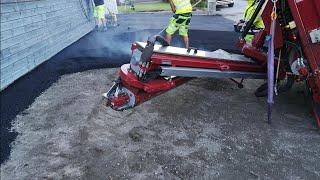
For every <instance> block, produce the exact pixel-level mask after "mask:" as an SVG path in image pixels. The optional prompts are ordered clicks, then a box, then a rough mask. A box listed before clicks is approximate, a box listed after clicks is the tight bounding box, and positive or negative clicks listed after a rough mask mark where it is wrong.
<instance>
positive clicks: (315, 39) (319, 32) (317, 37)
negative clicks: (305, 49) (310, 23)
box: [309, 28, 320, 43]
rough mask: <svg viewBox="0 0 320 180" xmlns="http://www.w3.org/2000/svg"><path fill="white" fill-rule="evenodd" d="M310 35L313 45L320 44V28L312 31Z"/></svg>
mask: <svg viewBox="0 0 320 180" xmlns="http://www.w3.org/2000/svg"><path fill="white" fill-rule="evenodd" d="M309 34H310V38H311V42H312V43H320V28H318V29H314V30H312V31H310V33H309Z"/></svg>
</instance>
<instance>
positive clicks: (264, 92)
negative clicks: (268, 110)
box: [254, 76, 294, 97]
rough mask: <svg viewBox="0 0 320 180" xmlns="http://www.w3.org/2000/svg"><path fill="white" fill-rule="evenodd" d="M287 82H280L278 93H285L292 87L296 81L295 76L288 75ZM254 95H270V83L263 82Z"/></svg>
mask: <svg viewBox="0 0 320 180" xmlns="http://www.w3.org/2000/svg"><path fill="white" fill-rule="evenodd" d="M285 81H286V82H285V84H280V83H279V84H278V93H283V92H286V91H288V90H289V89H291V87H292V85H293V83H294V76H288V77H287V78H286V80H285ZM254 95H255V96H256V97H265V96H267V95H268V83H264V84H262V85H261V86H260V87H258V88H257V90H256V91H255V93H254Z"/></svg>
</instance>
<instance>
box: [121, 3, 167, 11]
mask: <svg viewBox="0 0 320 180" xmlns="http://www.w3.org/2000/svg"><path fill="white" fill-rule="evenodd" d="M118 10H119V12H121V13H133V12H152V11H169V10H171V8H170V5H169V3H166V2H156V3H139V4H135V11H133V10H131V9H130V6H128V5H127V6H126V7H125V6H118Z"/></svg>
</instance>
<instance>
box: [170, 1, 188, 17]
mask: <svg viewBox="0 0 320 180" xmlns="http://www.w3.org/2000/svg"><path fill="white" fill-rule="evenodd" d="M172 1H173V4H174V6H175V7H176V12H175V14H185V13H190V12H192V6H191V2H190V0H172Z"/></svg>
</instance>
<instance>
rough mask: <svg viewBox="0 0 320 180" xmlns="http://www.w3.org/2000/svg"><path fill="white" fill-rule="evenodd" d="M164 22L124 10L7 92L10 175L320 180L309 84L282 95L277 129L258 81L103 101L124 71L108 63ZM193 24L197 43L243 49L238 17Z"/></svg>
mask: <svg viewBox="0 0 320 180" xmlns="http://www.w3.org/2000/svg"><path fill="white" fill-rule="evenodd" d="M155 18H156V19H155V20H154V21H153V22H157V24H152V23H150V22H148V20H149V18H148V17H147V16H146V15H130V16H120V18H119V19H120V23H121V26H120V27H118V28H117V29H115V30H110V31H108V32H106V33H96V32H92V33H90V34H88V35H87V36H85V37H84V38H82V39H81V40H79V41H78V42H76V43H75V44H73V45H72V46H70V47H69V48H67V49H65V50H64V51H62V52H61V53H59V54H58V55H57V56H55V57H53V58H52V59H51V60H49V61H47V62H46V63H44V64H43V65H41V66H39V67H38V68H37V69H35V70H34V71H32V72H31V73H29V74H28V75H27V76H24V77H23V78H21V79H19V80H18V81H17V82H16V83H14V84H13V85H12V86H10V87H8V88H7V89H6V90H5V91H3V92H2V93H1V120H2V122H4V123H2V125H4V127H1V128H2V129H1V132H2V133H5V134H2V135H1V137H2V139H4V140H5V141H3V140H1V153H4V155H5V156H2V155H3V154H2V155H1V157H2V158H3V157H5V158H6V157H8V155H9V151H10V150H11V155H10V158H9V159H8V160H7V161H6V162H5V163H3V164H2V165H1V179H41V178H45V179H120V178H122V179H128V178H129V179H213V178H218V179H260V178H262V179H319V176H320V163H319V160H320V152H319V149H320V144H319V142H320V136H319V132H318V131H317V130H316V126H315V123H314V121H313V118H312V116H311V111H310V109H309V107H308V103H307V98H306V97H305V96H304V93H301V92H302V91H303V86H301V85H296V86H295V87H294V89H293V90H292V91H290V92H288V93H285V94H283V95H281V96H278V97H277V99H276V107H275V112H274V123H273V125H272V126H269V125H267V124H266V123H265V115H266V114H265V108H266V106H265V99H264V98H260V99H259V98H255V97H254V96H253V92H254V90H255V88H256V87H258V86H259V85H260V84H261V81H255V80H248V81H246V82H245V88H243V89H238V88H237V87H236V85H234V84H233V83H232V82H230V81H229V80H220V79H198V80H193V81H191V82H189V83H187V84H185V85H183V86H181V87H179V88H177V89H175V90H172V91H170V92H168V93H166V94H164V95H161V96H159V97H157V98H155V99H153V100H151V101H149V102H147V103H145V104H142V105H141V106H138V107H136V108H134V109H132V110H129V111H125V112H115V111H113V110H111V109H110V108H106V107H104V106H103V100H102V97H101V94H102V93H104V92H105V91H106V90H107V88H108V87H110V85H111V83H112V80H113V79H115V78H116V76H117V69H106V68H107V67H114V66H118V65H120V64H122V63H124V62H127V61H128V59H129V50H130V43H131V42H132V41H134V40H143V39H146V38H147V36H148V35H152V34H155V33H156V32H158V31H159V29H161V27H163V24H165V23H166V21H167V18H168V15H161V14H159V15H157V16H156V17H155ZM193 21H194V23H193V27H192V28H194V29H200V28H199V27H201V30H193V31H191V35H190V36H191V45H192V46H195V47H200V48H202V49H207V50H216V49H218V48H222V49H227V50H230V51H232V52H236V51H237V49H236V48H234V42H235V41H236V39H237V34H235V33H233V32H231V31H230V30H232V22H231V21H229V20H227V19H225V18H223V17H219V16H216V17H205V16H204V17H202V16H199V17H198V16H195V17H194V18H193ZM212 22H214V24H213V23H212ZM198 25H199V26H198ZM200 25H201V26H200ZM128 27H129V28H128ZM141 27H143V28H141ZM146 29H149V30H146ZM208 29H211V31H207V30H208ZM88 69H96V70H89V71H85V70H88ZM82 71H85V72H82ZM35 98H36V99H35ZM26 108H27V109H26ZM24 109H26V110H24ZM23 110H24V111H23ZM19 112H20V114H19V115H18V116H17V117H16V115H17V114H18V113H19ZM15 117H16V118H15ZM14 118H15V120H14V122H13V130H14V131H15V132H17V133H19V135H18V136H17V138H16V140H15V141H14V143H13V144H12V149H10V148H8V143H9V142H11V141H12V140H14V138H15V136H16V134H15V133H9V132H8V131H7V130H5V131H3V130H4V129H7V128H10V122H11V121H12V120H13V119H14ZM2 160H3V159H2Z"/></svg>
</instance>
